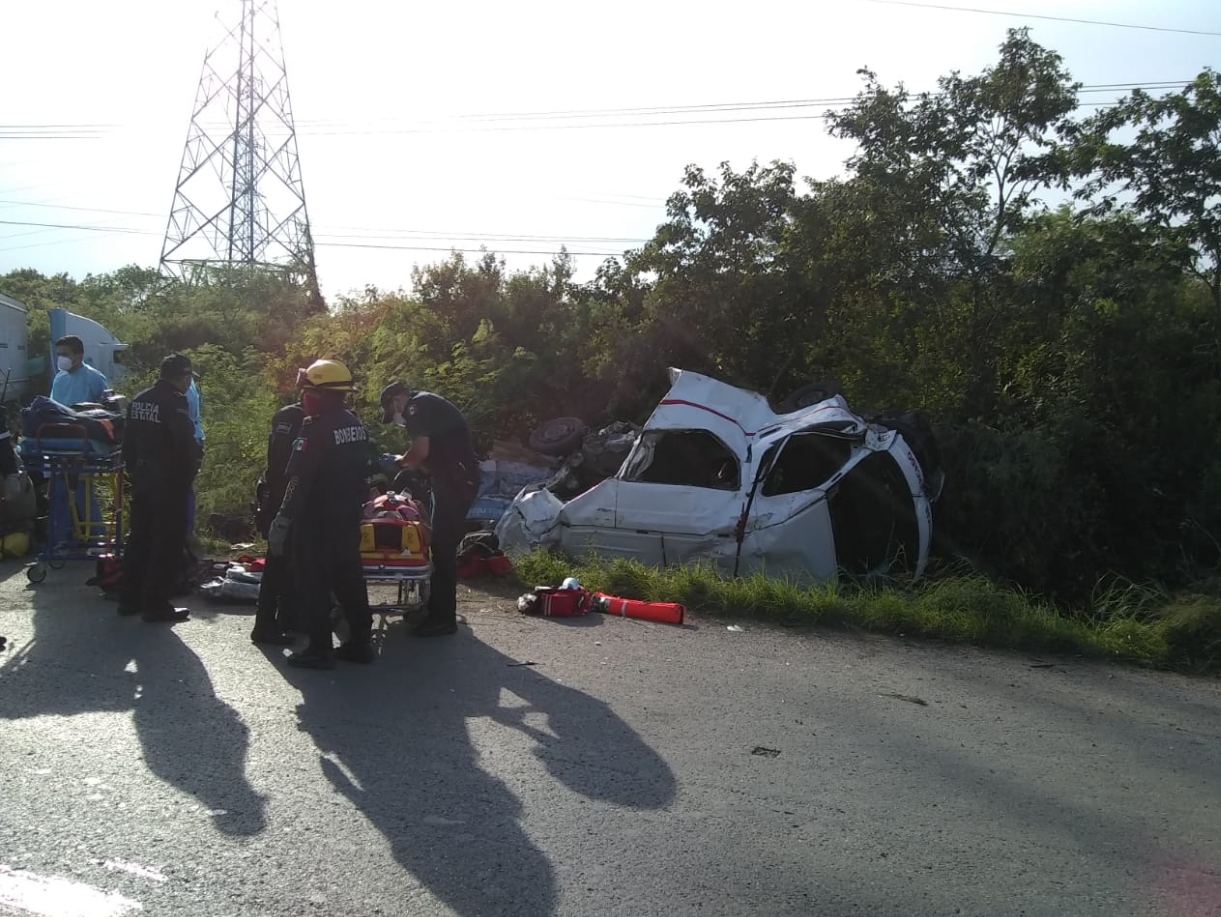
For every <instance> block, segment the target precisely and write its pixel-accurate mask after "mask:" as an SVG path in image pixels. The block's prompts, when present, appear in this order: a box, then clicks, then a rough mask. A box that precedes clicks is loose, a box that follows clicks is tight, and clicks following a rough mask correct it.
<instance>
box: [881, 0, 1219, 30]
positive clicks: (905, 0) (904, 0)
mask: <svg viewBox="0 0 1221 917" xmlns="http://www.w3.org/2000/svg"><path fill="white" fill-rule="evenodd" d="M862 2H864V3H881V4H884V5H886V6H915V7H920V8H921V9H930V10H953V11H954V12H958V13H984V14H986V15H991V16H1016V17H1019V18H1022V19H1048V20H1051V21H1052V22H1072V23H1076V24H1078V25H1104V26H1110V27H1112V28H1116V29H1140V30H1142V31H1145V32H1175V33H1178V34H1180V35H1210V36H1214V37H1221V32H1209V31H1205V30H1201V29H1174V28H1169V27H1167V26H1157V25H1133V24H1131V23H1127V22H1104V21H1102V20H1098V19H1072V18H1070V17H1068V16H1046V15H1042V14H1039V13H1011V12H1006V11H1004V10H983V9H977V8H975V7H969V6H945V5H943V4H940V3H917V2H915V0H862Z"/></svg>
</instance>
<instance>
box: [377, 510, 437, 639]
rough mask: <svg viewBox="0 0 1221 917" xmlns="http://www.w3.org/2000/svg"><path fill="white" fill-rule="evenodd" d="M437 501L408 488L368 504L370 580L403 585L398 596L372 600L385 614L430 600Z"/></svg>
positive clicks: (406, 609)
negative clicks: (435, 506)
mask: <svg viewBox="0 0 1221 917" xmlns="http://www.w3.org/2000/svg"><path fill="white" fill-rule="evenodd" d="M433 509H434V504H433V500H432V497H431V495H429V496H428V497H427V498H426V499H424V500H419V499H416V498H414V497H412V496H411V495H410V494H406V493H402V494H400V493H387V494H383V495H381V496H380V497H378V498H377V499H375V500H371V501H369V502H368V503H366V504H365V508H364V518H363V519H362V520H361V523H360V563H361V568H362V570H363V573H364V579H365V582H366V583H368V584H371V585H378V584H380V585H393V586H397V587H398V596H397V599H396V601H394V602H378V603H374V602H370V604H369V607H370V610H372V611H373V612H375V613H378V614H382V615H392V614H406V613H407V612H408V611H411V610H413V609H415V608H419V607H421V606H423V605H425V604H426V603H427V602H428V593H429V588H430V586H431V583H432V561H431V560H430V558H429V543H430V539H431V535H432V514H433Z"/></svg>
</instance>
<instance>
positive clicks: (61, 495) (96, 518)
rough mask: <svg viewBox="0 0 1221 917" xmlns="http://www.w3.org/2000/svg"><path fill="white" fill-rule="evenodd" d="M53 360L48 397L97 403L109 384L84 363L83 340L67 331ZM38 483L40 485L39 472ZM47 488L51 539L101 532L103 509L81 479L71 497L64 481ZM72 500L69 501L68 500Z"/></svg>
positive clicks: (57, 344)
mask: <svg viewBox="0 0 1221 917" xmlns="http://www.w3.org/2000/svg"><path fill="white" fill-rule="evenodd" d="M55 361H56V365H57V366H58V368H59V370H58V372H56V374H55V378H53V379H52V380H51V400H52V401H56V402H58V403H59V404H62V405H64V406H67V407H70V406H72V405H74V404H85V403H90V404H100V403H101V401H102V397H103V395H104V393H105V392H106V390H107V389H108V388H109V386H110V383H109V382H107V381H106V377H105V376H104V375H103V374H102V373H101V372H99V371H98V370H96V369H94V368H93V367H92V366H90V365H89V364H88V363H86V362H85V343H84V341H82V340H81V339H80V338H79V337H77V336H76V335H75V334H67V335H64V336H63V337H61V338H60V339H59V340H57V341H56V342H55ZM39 478H40V480H39V484H40V485H41V484H42V480H41V475H40V476H39ZM50 488H51V489H53V490H54V491H55V492H56V495H57V498H55V499H53V500H52V506H51V512H50V515H51V520H50V524H51V533H50V534H51V539H52V541H56V542H58V541H60V540H63V541H72V540H74V538H80V537H89V538H93V537H96V536H98V535H100V534H102V530H100V529H99V526H101V524H102V522H101V520H102V509H101V506H100V504H99V503H98V499H97V496H96V495H95V494H94V493H93V490H92V488H90V487H88V486H87V485H86V484H85V482H84V481H78V483H77V484H76V493H75V496H74V497H71V498H70V497H69V496H68V493H67V483H66V481H65V480H63V479H60V480H52V481H51V482H50ZM70 501H71V502H70ZM72 503H75V504H76V514H75V516H76V519H77V520H81V526H80V527H79V528H78V526H77V524H76V522H74V520H73V513H72Z"/></svg>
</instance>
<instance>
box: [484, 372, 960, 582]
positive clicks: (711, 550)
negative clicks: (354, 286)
mask: <svg viewBox="0 0 1221 917" xmlns="http://www.w3.org/2000/svg"><path fill="white" fill-rule="evenodd" d="M670 381H671V387H670V391H669V392H668V393H667V395H666V396H665V398H663V399H662V401H661V403H660V404H658V406H657V408H656V409H655V410H654V411H653V414H652V416H650V417H649V419H648V421H647V423H646V424H645V425H644V428H643V430H642V432H641V434H640V436H639V437H638V439H637V440H636V443H635V445H634V446H633V448H632V450H631V452H630V453H628V456H627V459H626V460H625V461H624V462H623V465H622V466H621V467H620V468H619V471H618V473H617V474H615V475H614V476H613V477H611V478H608V479H606V480H604V481H602V482H601V483H600V484H597V485H596V486H594V487H592V488H590V489H589V490H587V491H585V492H584V493H582V494H580V495H579V496H576V497H574V498H573V499H571V500H568V501H567V502H563V501H561V500H560V499H559V498H558V497H557V496H556V495H555V494H553V493H551V492H550V491H549V490H547V489H546V488H545V487H544V486H543V485H541V484H535V485H531V486H528V487H526V488H524V489H523V490H522V491H521V492H520V493H519V494H518V495H517V497H516V498H515V499H514V501H513V503H512V504H511V505H510V506H509V508H508V510H507V511H506V512H505V514H504V515H503V516H502V517H501V519H500V521H499V523H498V525H497V527H496V534H497V537H498V539H499V541H500V545H501V547H502V549H503V550H505V551H506V552H508V553H510V554H513V553H516V552H523V551H528V550H530V549H533V548H536V547H542V548H547V549H554V550H559V551H561V552H562V553H564V554H566V555H568V556H570V557H573V558H578V557H581V556H588V555H594V554H596V555H599V556H601V557H605V558H615V557H626V558H635V559H637V560H639V561H641V562H643V563H645V564H648V565H650V566H665V565H669V564H682V563H688V562H691V561H696V560H704V561H712V562H714V563H715V564H716V565H717V566H718V567H719V568H720V569H721V570H722V571H723V572H726V573H731V574H732V573H748V572H752V571H756V570H758V571H763V572H765V573H767V574H768V575H771V576H786V577H790V578H792V579H796V580H806V581H808V580H811V579H812V580H819V581H825V580H829V579H833V578H835V577H836V576H837V575H838V572H839V571H840V570H841V569H843V570H852V571H856V572H871V571H886V570H890V569H891V568H892V566H894V565H896V564H900V565H902V566H905V567H906V568H907V569H909V570H910V571H911V572H912V573H913V574H914V575H915V576H917V577H918V576H920V575H921V574H922V573H923V571H924V568H925V565H926V564H927V562H928V556H929V548H930V543H931V540H932V503H933V502H934V501H935V500H936V499H937V497H938V495H939V493H940V490H941V482H942V477H943V476H942V473H941V470H940V468H939V467H938V463H937V460H936V448H935V444H934V443H933V442H932V436H931V433H927V432H925V431H923V430H921V429H920V428H919V427H918V425H917V424H915V423H913V422H912V421H911V415H889V416H890V418H891V422H890V423H887V422H886V420H885V417H883V418H879V419H874V420H872V421H870V420H866V418H864V417H862V416H860V415H858V414H856V413H854V412H853V411H852V410H850V409H849V407H848V404H847V402H846V401H845V400H844V398H843V396H841V395H833V396H832V397H829V398H826V399H824V400H822V401H819V402H817V403H815V404H811V405H809V406H808V407H803V408H801V409H799V410H795V411H793V412H791V413H786V414H778V413H776V412H775V411H773V409H772V407H771V406H770V405H769V403H768V401H767V399H766V398H764V397H763V396H762V395H760V394H757V393H755V392H750V391H746V390H744V389H740V388H736V387H734V386H731V385H727V384H725V383H723V382H719V381H717V380H715V379H711V378H709V377H707V376H703V375H700V374H698V373H693V372H689V371H683V370H676V369H671V370H670ZM904 418H906V420H904ZM901 430H902V432H901ZM905 433H906V434H907V435H906V436H905V435H904V434H905ZM909 440H912V441H909Z"/></svg>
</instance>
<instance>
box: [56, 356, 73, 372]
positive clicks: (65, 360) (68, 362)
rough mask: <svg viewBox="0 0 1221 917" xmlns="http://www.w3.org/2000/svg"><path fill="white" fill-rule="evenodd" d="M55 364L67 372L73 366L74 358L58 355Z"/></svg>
mask: <svg viewBox="0 0 1221 917" xmlns="http://www.w3.org/2000/svg"><path fill="white" fill-rule="evenodd" d="M55 365H56V366H58V367H59V368H60V369H62V370H63V371H64V372H67V371H68V370H70V369H71V368H72V358H71V357H57V358H56V360H55Z"/></svg>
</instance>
